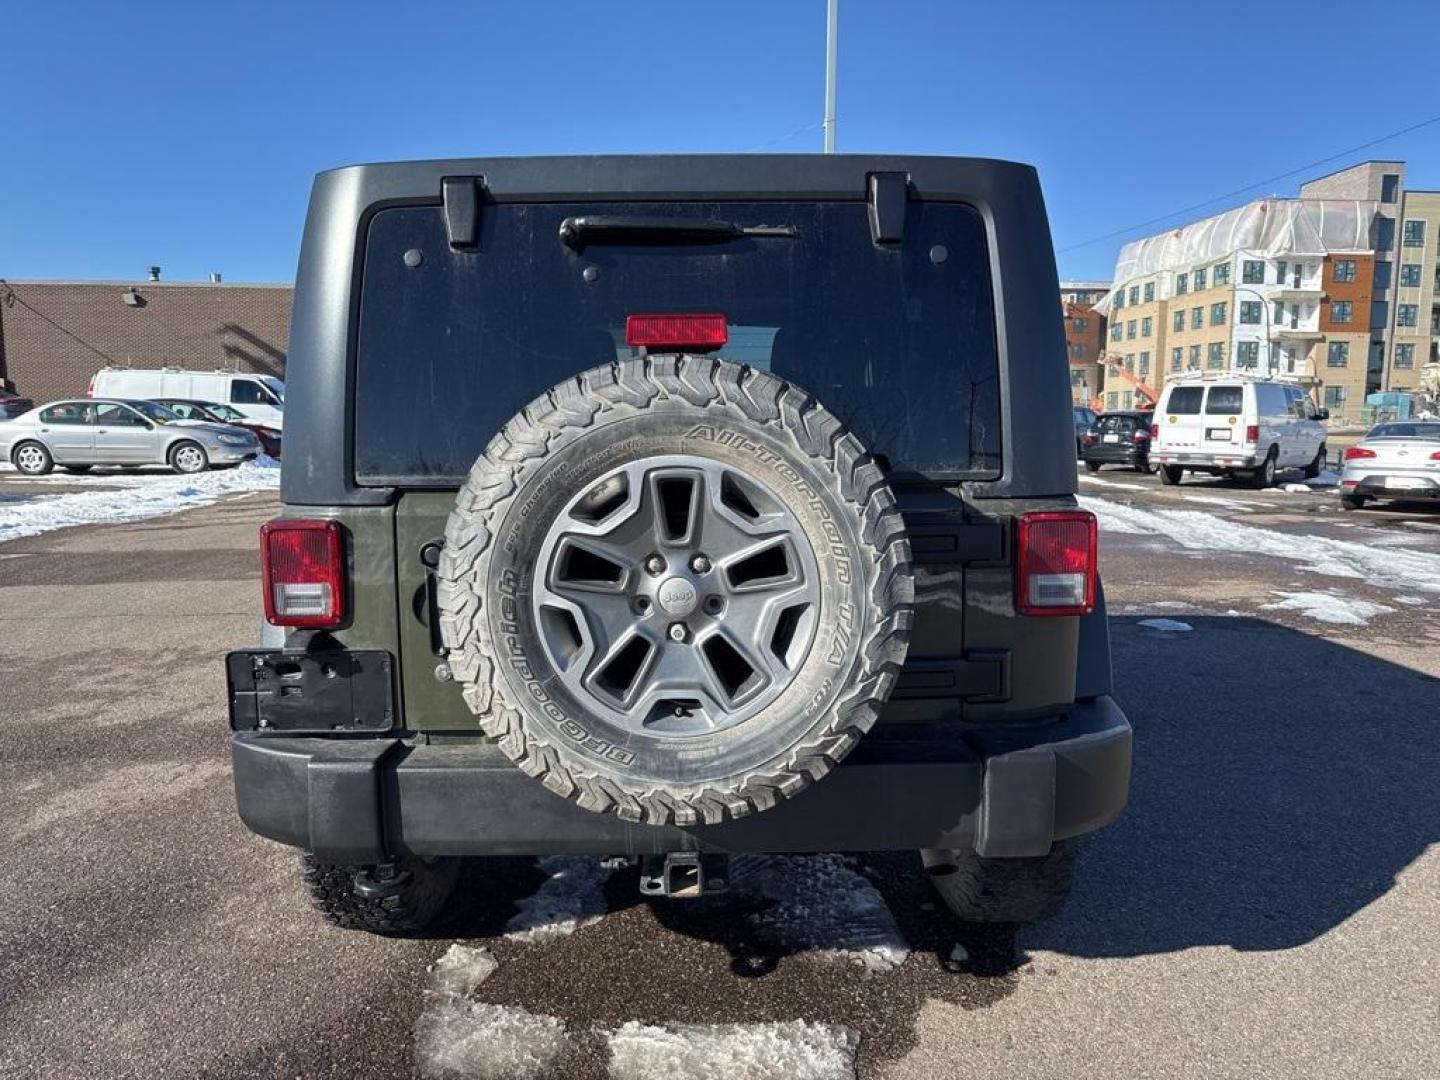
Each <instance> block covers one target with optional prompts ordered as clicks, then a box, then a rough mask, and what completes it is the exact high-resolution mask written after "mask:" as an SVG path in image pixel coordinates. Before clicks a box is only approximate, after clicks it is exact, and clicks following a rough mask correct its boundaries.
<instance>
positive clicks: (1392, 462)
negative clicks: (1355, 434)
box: [1340, 420, 1440, 510]
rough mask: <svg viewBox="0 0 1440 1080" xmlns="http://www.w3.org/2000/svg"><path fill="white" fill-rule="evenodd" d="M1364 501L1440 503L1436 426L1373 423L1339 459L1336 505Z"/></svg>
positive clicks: (1354, 506)
mask: <svg viewBox="0 0 1440 1080" xmlns="http://www.w3.org/2000/svg"><path fill="white" fill-rule="evenodd" d="M1368 499H1440V421H1437V420H1400V421H1394V422H1392V423H1388V424H1376V425H1375V426H1374V427H1373V428H1371V429H1370V430H1369V431H1368V432H1367V433H1366V434H1365V438H1363V439H1362V440H1360V441H1359V442H1358V443H1356V444H1355V445H1354V446H1351V447H1349V448H1347V449H1346V451H1345V453H1344V454H1343V455H1342V465H1341V471H1340V505H1341V506H1343V507H1344V508H1345V509H1346V510H1358V509H1360V507H1362V506H1364V505H1365V502H1366V500H1368Z"/></svg>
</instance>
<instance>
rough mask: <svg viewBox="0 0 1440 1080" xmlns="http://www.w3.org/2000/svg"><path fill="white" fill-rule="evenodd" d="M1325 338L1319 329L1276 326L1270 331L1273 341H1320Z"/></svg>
mask: <svg viewBox="0 0 1440 1080" xmlns="http://www.w3.org/2000/svg"><path fill="white" fill-rule="evenodd" d="M1324 336H1325V335H1324V334H1323V333H1321V331H1319V330H1317V329H1314V328H1311V329H1306V328H1305V327H1303V326H1275V327H1272V328H1271V330H1270V340H1271V341H1319V340H1320V339H1322V338H1323V337H1324Z"/></svg>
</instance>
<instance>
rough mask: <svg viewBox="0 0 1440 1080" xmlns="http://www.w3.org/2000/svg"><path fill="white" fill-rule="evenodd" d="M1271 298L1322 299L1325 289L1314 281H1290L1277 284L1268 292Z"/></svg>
mask: <svg viewBox="0 0 1440 1080" xmlns="http://www.w3.org/2000/svg"><path fill="white" fill-rule="evenodd" d="M1268 295H1269V297H1270V299H1271V300H1309V301H1312V302H1313V301H1316V300H1322V299H1324V297H1325V290H1324V289H1322V288H1321V287H1320V282H1319V281H1318V280H1317V281H1314V282H1312V283H1309V284H1305V283H1298V282H1297V283H1290V284H1285V285H1277V286H1275V287H1274V288H1273V289H1271V290H1270V292H1269V294H1268Z"/></svg>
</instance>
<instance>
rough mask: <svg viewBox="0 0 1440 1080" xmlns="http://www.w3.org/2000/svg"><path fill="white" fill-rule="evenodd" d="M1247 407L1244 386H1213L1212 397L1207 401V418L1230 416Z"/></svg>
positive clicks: (1211, 388)
mask: <svg viewBox="0 0 1440 1080" xmlns="http://www.w3.org/2000/svg"><path fill="white" fill-rule="evenodd" d="M1244 407H1245V388H1244V387H1243V386H1212V387H1210V396H1209V397H1207V398H1206V399H1205V415H1206V416H1230V415H1232V414H1234V413H1238V412H1240V411H1241V410H1243V409H1244Z"/></svg>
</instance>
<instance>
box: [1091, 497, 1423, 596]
mask: <svg viewBox="0 0 1440 1080" xmlns="http://www.w3.org/2000/svg"><path fill="white" fill-rule="evenodd" d="M1079 499H1080V505H1081V506H1083V507H1085V509H1087V510H1090V511H1092V512H1093V513H1094V514H1095V516H1096V517H1097V518H1099V519H1100V528H1101V530H1102V531H1105V532H1112V533H1134V534H1148V535H1155V536H1164V537H1167V538H1169V539H1171V540H1173V541H1175V543H1177V544H1179V545H1180V546H1181V547H1183V548H1187V549H1189V550H1191V551H1197V552H1205V553H1211V552H1228V553H1230V554H1236V555H1267V556H1271V557H1273V558H1278V559H1289V560H1291V561H1294V562H1298V563H1300V564H1301V566H1300V569H1302V570H1306V571H1309V572H1310V573H1314V574H1325V575H1328V576H1330V577H1343V578H1355V579H1359V580H1362V581H1366V582H1368V583H1369V584H1371V585H1377V586H1380V587H1382V588H1387V589H1403V590H1405V591H1406V592H1414V591H1416V590H1420V591H1424V592H1440V555H1435V554H1432V553H1429V552H1424V551H1414V550H1411V549H1409V548H1388V547H1387V548H1377V547H1375V546H1373V545H1368V544H1359V543H1356V542H1355V541H1353V540H1337V539H1334V538H1333V537H1329V536H1314V535H1301V534H1294V533H1282V532H1277V531H1276V530H1274V529H1266V528H1261V527H1259V526H1255V525H1245V524H1242V523H1240V522H1236V521H1226V520H1224V519H1223V518H1219V517H1216V516H1215V515H1214V514H1209V513H1205V512H1203V511H1199V510H1158V509H1153V510H1152V509H1141V508H1140V507H1136V506H1126V505H1124V504H1121V503H1113V502H1110V501H1108V500H1106V499H1101V498H1096V497H1094V496H1087V495H1081V496H1080V497H1079Z"/></svg>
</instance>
